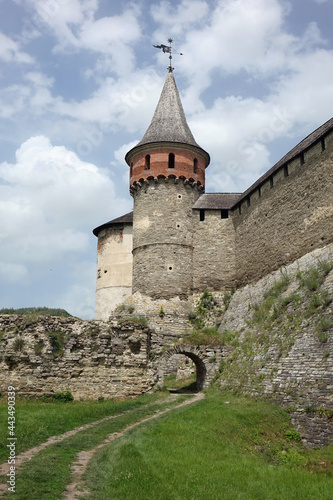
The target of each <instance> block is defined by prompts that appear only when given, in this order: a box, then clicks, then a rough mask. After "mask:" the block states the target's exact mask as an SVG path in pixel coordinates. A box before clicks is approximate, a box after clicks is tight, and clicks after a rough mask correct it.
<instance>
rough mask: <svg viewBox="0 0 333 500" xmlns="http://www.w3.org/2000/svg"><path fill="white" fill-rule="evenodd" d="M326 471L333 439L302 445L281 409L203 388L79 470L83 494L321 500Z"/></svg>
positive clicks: (327, 491) (327, 487)
mask: <svg viewBox="0 0 333 500" xmlns="http://www.w3.org/2000/svg"><path fill="white" fill-rule="evenodd" d="M226 403H228V404H226ZM288 430H289V433H288ZM291 436H294V437H295V436H296V438H297V439H293V438H291ZM332 476H333V446H331V447H329V448H327V449H325V450H321V451H308V450H306V449H305V448H304V447H303V445H302V444H301V443H300V442H299V441H298V435H297V433H296V432H295V431H293V430H292V429H291V428H290V421H289V417H288V415H287V414H286V413H285V412H284V411H282V410H281V409H279V408H277V407H275V406H273V405H270V404H268V403H265V402H259V401H255V400H251V399H248V398H243V397H242V398H241V397H236V396H233V395H231V394H227V393H222V392H213V391H209V392H208V394H207V397H206V399H205V400H203V401H201V402H199V403H197V404H195V405H193V406H191V407H188V408H184V409H179V410H177V411H175V412H174V413H172V414H169V415H167V416H164V417H161V419H159V420H158V421H154V422H149V423H147V425H145V426H144V427H141V428H137V429H133V430H132V431H130V432H129V433H127V434H126V436H124V437H123V438H122V439H121V440H118V441H116V442H115V443H113V444H112V445H108V446H106V447H104V448H103V449H101V450H99V451H98V452H97V453H96V455H95V456H94V458H93V459H92V461H91V462H90V464H89V467H88V470H87V472H86V475H85V478H86V483H87V486H88V488H89V490H90V491H91V494H90V495H89V496H88V497H87V498H88V499H90V500H95V499H96V500H97V499H100V498H112V499H118V500H122V499H124V500H125V499H126V500H127V499H133V500H134V499H135V500H144V499H147V498H153V499H154V500H165V499H168V500H169V499H170V500H187V499H188V500H190V499H194V498H195V499H196V500H197V499H198V500H199V499H212V500H213V499H219V498H223V499H226V500H228V499H232V500H233V499H244V500H248V499H256V500H259V499H262V500H267V499H268V498H269V499H270V500H271V499H272V500H274V499H279V500H280V499H288V500H292V499H295V500H296V499H297V500H298V499H300V498H302V500H306V499H311V500H312V499H313V498H320V499H321V500H325V499H327V500H328V499H331V498H332V489H333V477H332Z"/></svg>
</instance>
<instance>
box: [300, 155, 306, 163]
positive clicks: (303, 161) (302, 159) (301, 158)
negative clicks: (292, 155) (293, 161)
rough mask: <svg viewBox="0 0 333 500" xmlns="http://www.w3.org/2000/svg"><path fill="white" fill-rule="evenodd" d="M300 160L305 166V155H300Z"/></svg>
mask: <svg viewBox="0 0 333 500" xmlns="http://www.w3.org/2000/svg"><path fill="white" fill-rule="evenodd" d="M300 160H301V165H304V163H305V158H304V153H301V154H300Z"/></svg>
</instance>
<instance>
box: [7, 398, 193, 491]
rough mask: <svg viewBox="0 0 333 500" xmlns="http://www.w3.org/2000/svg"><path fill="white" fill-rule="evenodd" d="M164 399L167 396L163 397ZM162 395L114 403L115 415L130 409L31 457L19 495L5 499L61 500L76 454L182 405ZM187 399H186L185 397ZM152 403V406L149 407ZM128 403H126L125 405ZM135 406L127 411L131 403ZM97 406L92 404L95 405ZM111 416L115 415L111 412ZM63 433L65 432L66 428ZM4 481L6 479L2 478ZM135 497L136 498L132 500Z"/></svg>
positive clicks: (20, 475)
mask: <svg viewBox="0 0 333 500" xmlns="http://www.w3.org/2000/svg"><path fill="white" fill-rule="evenodd" d="M163 398H164V399H165V396H164V395H163ZM154 399H155V402H152V400H154ZM157 399H161V395H159V396H154V397H153V398H147V397H145V398H139V399H138V400H136V401H134V405H133V400H132V401H127V402H125V403H120V402H118V403H114V409H116V412H115V413H119V412H120V411H123V410H124V404H125V406H127V410H129V411H128V412H127V413H126V414H124V415H119V416H118V417H117V418H116V419H111V420H108V421H106V422H102V423H100V424H98V425H96V426H95V427H92V428H90V429H86V430H84V431H81V432H78V433H77V434H75V435H74V436H71V437H69V438H67V439H66V440H64V441H62V442H59V443H55V444H53V445H51V446H49V447H48V448H46V449H45V450H42V451H41V452H40V453H39V454H38V455H36V456H35V457H34V458H32V459H31V460H30V461H29V462H28V463H27V464H26V465H25V466H24V467H23V468H22V469H21V470H20V471H18V472H17V476H16V493H11V492H8V493H7V494H5V495H4V498H12V499H15V500H31V499H38V500H44V499H45V500H46V499H47V500H58V499H59V498H62V492H63V491H64V490H65V488H66V485H67V484H68V483H69V482H70V478H71V472H70V466H71V464H72V463H73V462H74V461H75V459H76V456H77V453H78V452H79V451H82V450H90V449H92V448H94V447H95V446H97V445H98V444H100V443H101V442H102V441H103V440H104V439H105V437H106V436H107V435H108V434H110V433H113V432H120V431H122V430H123V429H124V428H125V427H127V426H128V425H129V424H132V423H134V422H136V421H138V420H140V419H142V418H144V417H145V416H147V415H152V414H154V413H156V412H157V411H159V410H162V409H164V408H165V407H166V406H167V407H168V408H170V407H171V406H172V405H174V404H178V403H179V402H181V399H180V400H178V401H174V402H173V403H172V402H170V401H168V403H166V402H163V399H162V403H161V401H157ZM183 399H186V396H183ZM149 401H150V402H151V404H148V403H149ZM126 403H127V404H126ZM129 403H132V407H129V408H128V404H129ZM93 404H94V403H90V404H89V406H92V405H93ZM111 414H112V413H111ZM63 430H64V429H63ZM2 479H3V480H5V478H2ZM133 498H134V497H133Z"/></svg>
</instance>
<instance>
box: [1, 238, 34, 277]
mask: <svg viewBox="0 0 333 500" xmlns="http://www.w3.org/2000/svg"><path fill="white" fill-rule="evenodd" d="M0 241H1V234H0ZM27 276H28V270H27V268H26V267H25V266H24V265H23V264H19V263H11V262H1V261H0V281H1V283H22V282H24V281H25V279H26V278H27Z"/></svg>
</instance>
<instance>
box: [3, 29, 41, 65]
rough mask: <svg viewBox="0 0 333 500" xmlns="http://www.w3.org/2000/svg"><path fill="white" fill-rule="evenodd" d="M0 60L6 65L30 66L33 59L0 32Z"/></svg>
mask: <svg viewBox="0 0 333 500" xmlns="http://www.w3.org/2000/svg"><path fill="white" fill-rule="evenodd" d="M0 59H2V60H3V61H4V62H6V63H11V62H15V63H24V64H31V63H33V61H34V59H33V58H32V57H31V56H30V55H29V54H27V53H26V52H22V51H21V50H20V47H19V44H18V43H17V42H15V41H14V40H12V39H11V38H9V37H8V36H7V35H5V34H4V33H1V32H0Z"/></svg>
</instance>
